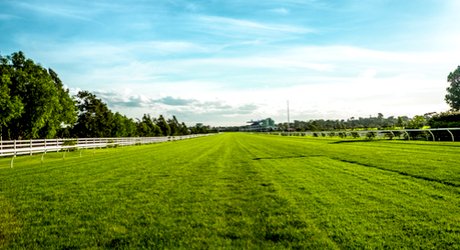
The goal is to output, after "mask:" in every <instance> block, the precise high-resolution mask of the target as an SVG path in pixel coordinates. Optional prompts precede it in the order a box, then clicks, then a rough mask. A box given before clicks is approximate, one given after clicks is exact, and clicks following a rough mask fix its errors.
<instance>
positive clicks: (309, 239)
mask: <svg viewBox="0 0 460 250" xmlns="http://www.w3.org/2000/svg"><path fill="white" fill-rule="evenodd" d="M459 153H460V144H457V143H451V142H450V143H432V142H390V141H373V142H365V141H357V142H340V141H338V140H336V139H322V138H316V139H315V138H304V137H302V138H295V137H279V136H267V135H251V134H223V135H216V136H210V137H205V138H196V139H191V140H186V141H177V142H168V143H163V144H155V145H146V146H134V147H126V148H116V149H103V150H96V151H95V154H93V151H92V150H89V151H84V152H83V154H82V157H81V158H80V157H79V153H78V152H75V153H67V154H66V158H65V160H64V159H62V154H61V153H56V154H48V155H46V156H45V161H44V164H43V165H42V164H41V163H40V157H41V156H40V155H37V156H32V157H30V156H26V157H18V158H16V160H15V167H14V168H13V169H10V168H9V163H10V159H5V158H4V159H0V248H2V247H6V248H27V249H31V248H46V249H50V248H115V247H121V248H164V247H169V248H176V247H179V248H206V247H209V248H219V247H233V248H264V249H265V248H272V247H276V248H279V247H281V248H289V247H302V248H331V249H334V248H419V247H422V248H438V249H446V248H460V192H459V191H460V158H459V157H458V155H459Z"/></svg>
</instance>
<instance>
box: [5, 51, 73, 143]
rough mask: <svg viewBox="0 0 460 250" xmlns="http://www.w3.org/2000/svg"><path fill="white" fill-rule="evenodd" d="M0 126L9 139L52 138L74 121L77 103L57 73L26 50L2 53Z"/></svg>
mask: <svg viewBox="0 0 460 250" xmlns="http://www.w3.org/2000/svg"><path fill="white" fill-rule="evenodd" d="M0 75H1V76H0V126H2V136H3V137H4V138H10V139H29V138H37V137H41V138H51V137H54V136H55V135H56V133H57V131H58V130H59V129H61V128H62V126H63V125H64V124H73V123H74V121H75V111H76V110H75V104H74V101H73V99H72V97H71V96H70V95H69V92H68V90H67V89H64V87H63V85H62V82H61V80H60V79H59V77H58V75H57V74H56V73H55V72H54V71H53V70H52V69H49V70H47V69H45V68H43V67H42V66H41V65H39V64H36V63H35V62H34V61H32V60H31V59H28V58H26V57H25V55H24V53H22V52H16V53H13V54H12V55H11V56H6V57H2V56H0Z"/></svg>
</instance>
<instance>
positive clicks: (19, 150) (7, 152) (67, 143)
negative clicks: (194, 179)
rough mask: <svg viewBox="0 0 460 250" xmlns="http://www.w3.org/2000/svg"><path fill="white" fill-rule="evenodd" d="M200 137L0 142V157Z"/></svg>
mask: <svg viewBox="0 0 460 250" xmlns="http://www.w3.org/2000/svg"><path fill="white" fill-rule="evenodd" d="M206 135H209V134H201V135H183V136H165V137H123V138H78V139H77V138H75V139H35V140H11V141H2V140H0V157H3V156H16V155H33V154H37V153H47V152H58V151H63V150H69V149H93V148H106V147H111V146H130V145H139V144H149V143H159V142H166V141H176V140H184V139H190V138H195V137H200V136H206Z"/></svg>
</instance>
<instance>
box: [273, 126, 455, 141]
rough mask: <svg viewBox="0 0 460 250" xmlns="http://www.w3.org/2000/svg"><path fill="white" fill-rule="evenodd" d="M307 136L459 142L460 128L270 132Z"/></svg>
mask: <svg viewBox="0 0 460 250" xmlns="http://www.w3.org/2000/svg"><path fill="white" fill-rule="evenodd" d="M273 133H275V134H280V135H281V134H285V135H308V136H327V135H328V136H331V135H335V136H341V135H342V136H343V135H344V136H345V137H346V136H351V137H354V136H355V135H358V136H359V137H365V136H367V135H368V134H369V133H374V136H375V137H382V138H383V137H390V135H391V138H393V137H400V136H403V138H404V139H407V140H411V139H415V138H414V137H416V136H419V137H420V136H422V137H423V136H425V138H426V139H427V140H432V141H439V140H443V141H446V140H449V141H456V139H457V141H460V128H430V129H395V130H331V131H316V132H315V131H305V132H282V133H280V132H271V134H273Z"/></svg>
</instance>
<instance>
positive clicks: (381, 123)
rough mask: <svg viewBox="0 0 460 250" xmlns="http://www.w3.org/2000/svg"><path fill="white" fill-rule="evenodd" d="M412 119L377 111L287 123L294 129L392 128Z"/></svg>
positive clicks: (281, 125) (283, 126)
mask: <svg viewBox="0 0 460 250" xmlns="http://www.w3.org/2000/svg"><path fill="white" fill-rule="evenodd" d="M411 120H412V119H410V118H409V117H407V116H400V117H397V118H395V117H394V116H390V117H387V118H385V117H384V116H383V114H381V113H378V115H377V117H372V116H371V117H368V118H363V117H359V118H358V119H355V118H354V117H351V118H350V119H347V120H323V119H319V120H310V121H297V120H296V121H294V122H293V123H290V124H289V127H290V128H293V129H294V130H295V131H330V130H345V129H369V128H372V129H393V128H403V127H405V126H406V124H408V123H409V122H410V121H411ZM278 128H279V129H280V130H282V131H284V130H286V128H287V123H280V124H278Z"/></svg>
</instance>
